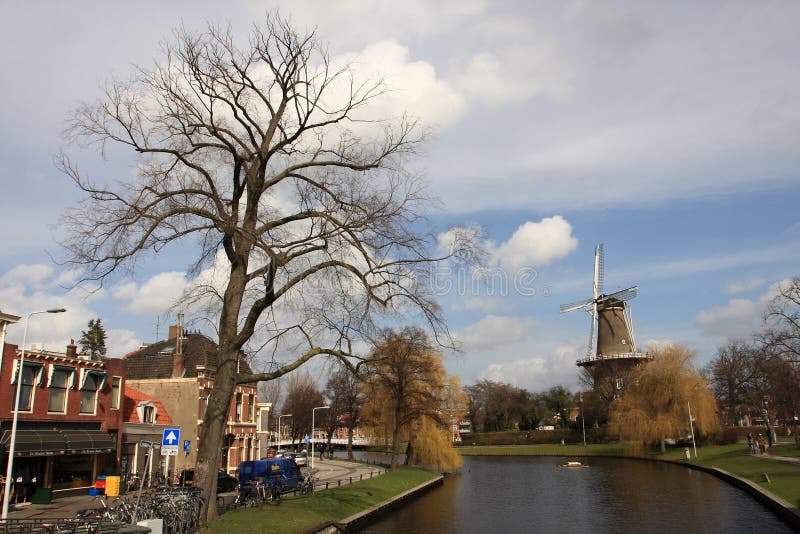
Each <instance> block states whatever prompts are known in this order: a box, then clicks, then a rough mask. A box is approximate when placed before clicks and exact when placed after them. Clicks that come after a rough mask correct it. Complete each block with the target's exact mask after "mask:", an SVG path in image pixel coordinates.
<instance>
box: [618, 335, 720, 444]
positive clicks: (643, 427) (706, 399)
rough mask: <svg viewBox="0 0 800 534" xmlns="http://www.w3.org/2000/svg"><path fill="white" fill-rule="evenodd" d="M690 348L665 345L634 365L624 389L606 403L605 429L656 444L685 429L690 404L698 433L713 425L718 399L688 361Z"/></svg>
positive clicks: (636, 441) (710, 429) (715, 426)
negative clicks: (606, 417) (638, 365)
mask: <svg viewBox="0 0 800 534" xmlns="http://www.w3.org/2000/svg"><path fill="white" fill-rule="evenodd" d="M692 357H693V353H692V352H690V351H689V350H687V349H685V348H683V347H680V346H677V345H670V346H667V347H663V348H660V349H657V350H656V351H654V353H653V360H652V361H650V362H648V363H646V364H644V365H642V366H640V367H639V368H637V372H636V376H635V380H634V381H633V383H632V384H630V385H629V386H628V389H627V391H626V392H625V394H624V395H622V396H621V397H618V398H617V399H616V400H614V402H612V403H611V410H610V418H609V432H610V433H611V434H612V435H616V436H618V437H619V438H620V439H622V440H623V441H628V442H630V443H631V444H632V445H633V446H634V447H636V448H641V447H642V446H646V445H655V444H660V446H661V450H662V452H665V451H666V439H667V438H676V437H679V436H685V435H686V434H688V433H689V430H690V424H689V405H688V403H691V409H692V416H693V418H694V430H695V432H697V433H698V435H704V434H709V433H711V432H713V431H715V430H717V429H718V427H719V423H718V421H717V403H716V400H715V399H714V394H713V392H712V391H711V390H710V389H709V388H708V382H707V381H706V379H705V378H703V377H702V376H701V375H700V373H698V372H697V370H695V368H694V367H693V366H692Z"/></svg>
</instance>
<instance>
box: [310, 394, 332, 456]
mask: <svg viewBox="0 0 800 534" xmlns="http://www.w3.org/2000/svg"><path fill="white" fill-rule="evenodd" d="M329 408H330V406H317V407H316V408H313V409H312V410H311V469H314V415H315V413H316V411H317V410H327V409H329Z"/></svg>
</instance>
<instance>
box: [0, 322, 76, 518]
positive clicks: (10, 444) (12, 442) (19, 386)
mask: <svg viewBox="0 0 800 534" xmlns="http://www.w3.org/2000/svg"><path fill="white" fill-rule="evenodd" d="M65 311H67V310H65V309H64V308H56V309H52V310H42V311H35V312H31V313H29V314H28V318H27V319H25V329H24V330H23V332H22V353H21V355H20V357H19V369H17V396H16V398H15V400H14V417H13V418H12V420H11V438H10V439H9V440H8V465H7V466H6V486H5V490H4V493H3V513H2V519H4V520H5V519H8V501H9V499H10V498H11V476H12V471H13V469H14V448H15V446H16V440H17V419H18V418H19V396H20V393H21V391H22V367H23V366H24V365H25V343H26V342H27V339H28V324H29V323H30V322H31V317H33V316H34V315H38V314H40V313H63V312H65ZM0 358H2V355H0Z"/></svg>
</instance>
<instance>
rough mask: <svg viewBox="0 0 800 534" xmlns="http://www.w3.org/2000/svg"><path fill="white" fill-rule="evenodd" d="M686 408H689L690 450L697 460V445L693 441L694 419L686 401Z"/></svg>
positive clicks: (690, 406)
mask: <svg viewBox="0 0 800 534" xmlns="http://www.w3.org/2000/svg"><path fill="white" fill-rule="evenodd" d="M686 406H687V407H688V408H689V429H690V430H691V431H692V448H693V449H694V458H695V460H696V459H697V443H695V441H694V417H692V405H691V404H690V403H689V401H688V400H687V401H686Z"/></svg>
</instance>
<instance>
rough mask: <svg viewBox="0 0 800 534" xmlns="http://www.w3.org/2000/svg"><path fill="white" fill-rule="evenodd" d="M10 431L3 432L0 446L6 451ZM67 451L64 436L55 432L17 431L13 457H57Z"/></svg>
mask: <svg viewBox="0 0 800 534" xmlns="http://www.w3.org/2000/svg"><path fill="white" fill-rule="evenodd" d="M10 440H11V431H10V430H4V431H3V436H2V438H0V444H2V446H3V448H4V449H5V450H6V451H8V448H9V447H8V446H9V441H10ZM66 450H67V446H66V441H65V440H64V435H63V434H62V433H61V432H59V431H57V430H17V436H16V439H15V444H14V456H15V457H17V456H57V455H60V454H64V453H65V452H66Z"/></svg>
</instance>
